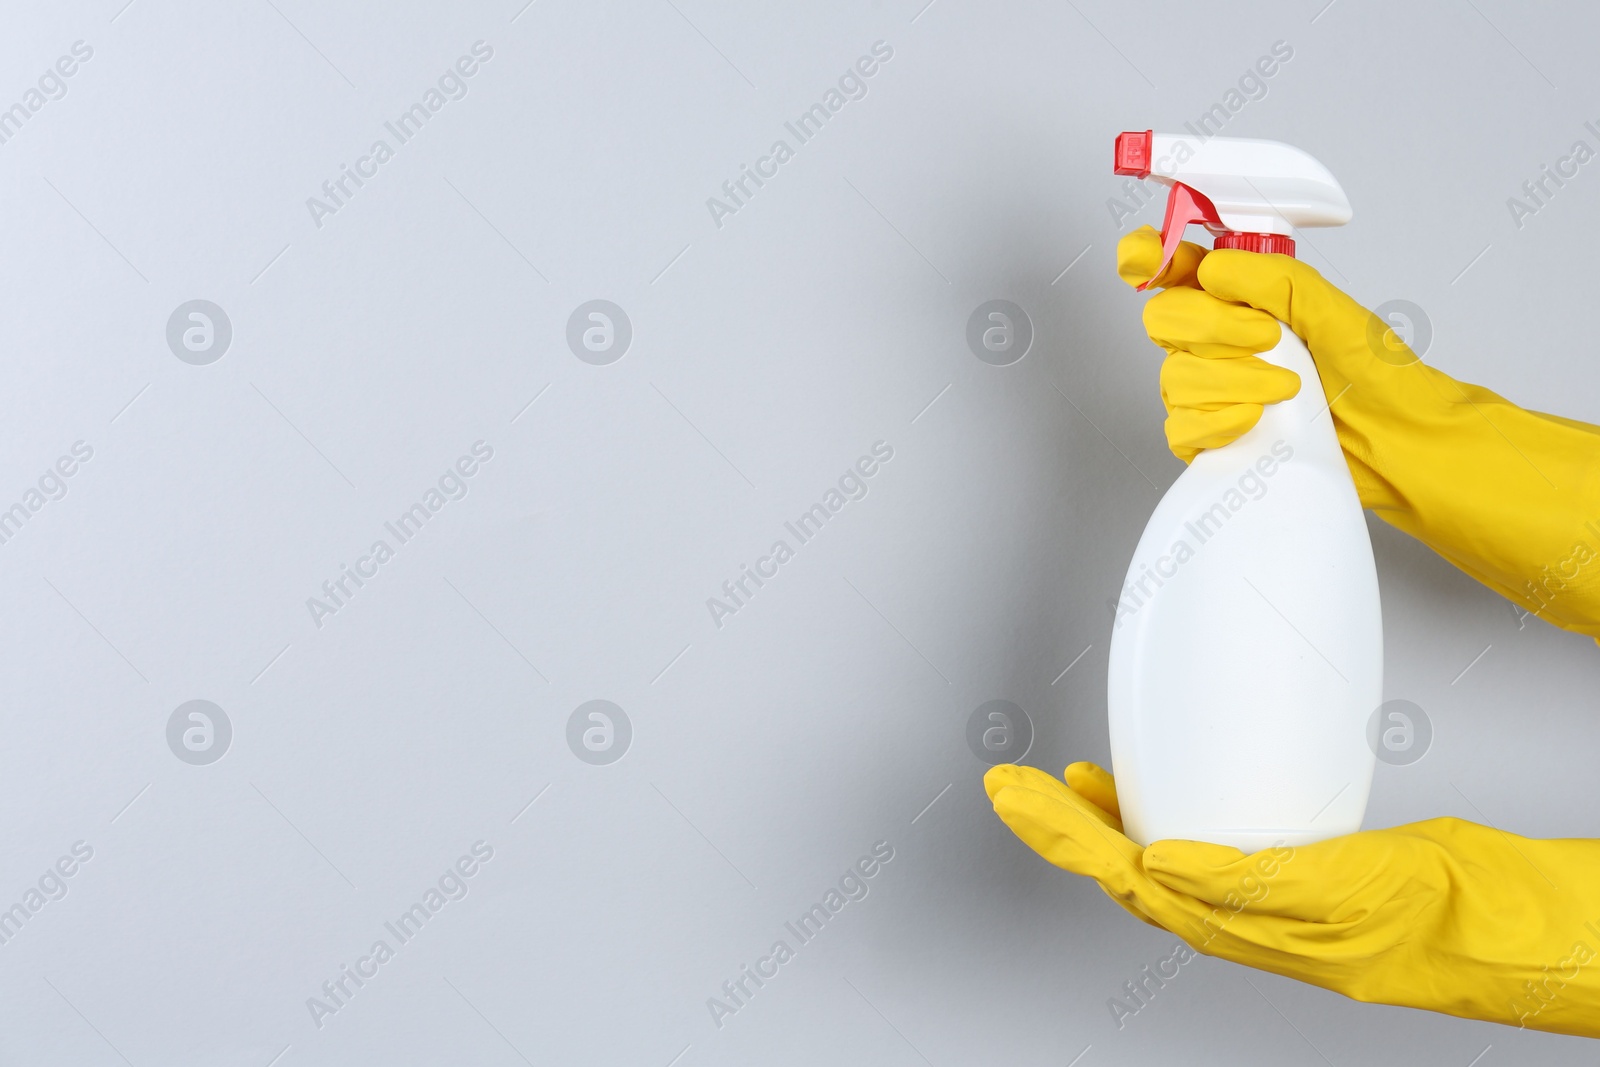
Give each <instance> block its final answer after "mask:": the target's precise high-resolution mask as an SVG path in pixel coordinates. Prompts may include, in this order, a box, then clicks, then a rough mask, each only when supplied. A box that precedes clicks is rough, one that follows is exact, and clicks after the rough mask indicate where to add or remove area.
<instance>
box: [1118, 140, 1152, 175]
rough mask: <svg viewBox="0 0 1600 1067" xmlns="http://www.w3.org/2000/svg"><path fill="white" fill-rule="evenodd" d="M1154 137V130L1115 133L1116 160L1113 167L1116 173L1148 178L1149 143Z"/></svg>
mask: <svg viewBox="0 0 1600 1067" xmlns="http://www.w3.org/2000/svg"><path fill="white" fill-rule="evenodd" d="M1154 138H1155V131H1154V130H1145V131H1144V132H1143V133H1139V132H1137V131H1131V130H1130V131H1129V132H1127V133H1119V134H1117V161H1116V167H1115V168H1114V169H1115V170H1116V172H1117V173H1118V174H1131V175H1132V176H1133V177H1135V178H1148V177H1149V176H1150V145H1151V143H1152V142H1153V140H1154Z"/></svg>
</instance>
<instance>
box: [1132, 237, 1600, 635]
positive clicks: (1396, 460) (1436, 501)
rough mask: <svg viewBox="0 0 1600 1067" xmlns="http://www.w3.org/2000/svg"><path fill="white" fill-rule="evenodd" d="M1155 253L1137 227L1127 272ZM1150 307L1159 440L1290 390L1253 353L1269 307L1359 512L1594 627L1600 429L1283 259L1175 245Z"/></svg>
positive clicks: (1190, 451)
mask: <svg viewBox="0 0 1600 1067" xmlns="http://www.w3.org/2000/svg"><path fill="white" fill-rule="evenodd" d="M1160 262H1161V240H1160V237H1159V235H1158V234H1157V233H1156V232H1155V231H1154V230H1152V229H1150V228H1149V227H1148V226H1147V227H1143V228H1142V229H1139V230H1137V231H1135V232H1133V233H1130V234H1128V235H1127V236H1125V237H1124V238H1123V239H1122V241H1121V243H1120V244H1119V245H1118V247H1117V272H1118V274H1119V275H1120V276H1121V277H1122V279H1123V280H1124V281H1126V282H1128V283H1129V284H1130V285H1137V284H1139V283H1140V282H1143V281H1144V280H1145V279H1146V278H1148V277H1149V276H1150V274H1151V273H1152V272H1153V271H1155V269H1156V268H1157V267H1158V266H1159V265H1160ZM1158 283H1159V284H1161V285H1163V286H1164V287H1165V289H1164V291H1163V292H1161V293H1159V294H1157V295H1156V296H1155V297H1153V298H1151V300H1150V301H1149V303H1147V304H1146V305H1145V311H1144V323H1145V329H1146V331H1147V332H1148V333H1149V335H1150V339H1151V340H1152V341H1154V342H1155V343H1156V344H1158V345H1160V346H1161V347H1162V348H1163V349H1164V350H1165V351H1166V352H1167V359H1166V363H1165V364H1164V365H1163V366H1162V368H1161V395H1162V399H1163V401H1164V402H1165V403H1166V406H1167V411H1168V416H1167V424H1166V430H1167V441H1168V444H1169V445H1170V446H1171V448H1172V451H1173V452H1174V453H1176V454H1177V455H1178V457H1179V458H1181V459H1183V460H1184V461H1185V462H1187V461H1189V460H1191V459H1193V458H1194V456H1195V455H1196V453H1198V452H1199V451H1201V450H1202V449H1206V448H1216V447H1219V446H1221V445H1224V444H1227V443H1228V442H1229V441H1232V440H1233V439H1234V438H1236V437H1238V436H1240V435H1241V434H1243V433H1244V432H1245V431H1247V430H1249V429H1250V428H1251V427H1252V426H1254V425H1255V424H1256V421H1257V420H1258V419H1259V418H1260V417H1261V407H1262V405H1264V404H1271V403H1276V402H1277V401H1279V400H1283V399H1286V398H1287V397H1290V396H1293V395H1295V393H1296V392H1298V391H1299V387H1300V380H1299V377H1298V376H1297V375H1295V374H1294V373H1292V372H1291V371H1286V370H1282V369H1280V368H1277V367H1274V366H1272V365H1271V364H1269V363H1266V362H1265V361H1264V360H1261V359H1258V358H1256V356H1255V355H1254V353H1257V352H1264V351H1266V350H1267V349H1269V348H1271V347H1272V346H1273V345H1275V344H1277V342H1278V338H1279V337H1280V336H1281V327H1280V326H1279V325H1278V322H1276V321H1274V320H1275V319H1276V320H1281V321H1283V322H1286V323H1288V325H1289V327H1290V329H1292V330H1294V332H1295V333H1296V334H1298V335H1299V336H1300V338H1301V339H1302V340H1303V341H1305V343H1306V347H1307V348H1309V349H1310V350H1311V355H1312V358H1313V359H1315V360H1316V363H1317V370H1318V372H1319V373H1320V374H1321V377H1322V386H1323V390H1324V392H1325V395H1326V398H1327V400H1328V401H1329V404H1330V407H1329V412H1330V414H1331V415H1332V418H1333V423H1334V428H1335V430H1336V431H1337V433H1338V436H1339V444H1340V445H1341V446H1342V448H1343V449H1344V454H1345V459H1346V461H1347V462H1348V463H1349V465H1350V472H1351V474H1352V475H1353V476H1354V478H1355V483H1356V490H1357V492H1358V493H1359V494H1360V497H1361V503H1362V506H1363V507H1367V508H1371V509H1372V510H1373V511H1374V512H1375V513H1376V514H1377V515H1378V517H1379V518H1381V519H1383V520H1384V521H1385V522H1387V523H1389V524H1390V525H1391V526H1395V527H1397V528H1399V529H1401V530H1404V531H1405V532H1406V533H1408V534H1410V535H1411V536H1413V537H1415V538H1417V539H1418V540H1420V541H1422V542H1423V543H1424V544H1426V545H1428V546H1429V547H1430V548H1432V549H1433V550H1434V551H1435V552H1438V553H1439V554H1440V555H1441V556H1443V557H1444V558H1445V559H1447V560H1449V561H1450V562H1451V563H1453V564H1455V565H1456V566H1457V567H1459V568H1460V569H1461V570H1463V571H1465V572H1466V573H1468V574H1470V575H1471V576H1472V577H1474V578H1476V579H1477V580H1478V581H1480V582H1482V583H1483V584H1484V585H1487V586H1488V587H1489V588H1491V589H1493V590H1494V591H1495V592H1497V593H1500V594H1501V595H1502V596H1504V597H1506V598H1508V599H1510V600H1512V601H1514V602H1515V603H1517V604H1520V605H1522V606H1523V607H1524V608H1525V609H1527V610H1528V611H1529V612H1531V613H1533V614H1535V615H1537V616H1539V617H1540V618H1543V619H1545V620H1546V621H1548V622H1551V623H1554V624H1555V625H1557V626H1560V627H1562V628H1564V629H1567V630H1573V631H1576V632H1578V633H1583V634H1587V635H1589V636H1590V637H1594V638H1597V639H1600V427H1595V426H1591V425H1588V424H1587V423H1582V422H1578V421H1575V420H1572V419H1564V418H1560V417H1558V416H1554V415H1544V414H1540V413H1539V412H1535V411H1527V410H1524V409H1523V408H1520V407H1518V406H1517V405H1515V404H1513V403H1511V402H1510V401H1509V400H1506V399H1505V398H1503V397H1501V396H1498V395H1496V394H1495V393H1492V392H1490V391H1489V390H1487V389H1483V388H1480V387H1479V386H1476V385H1468V384H1465V383H1462V382H1457V381H1456V380H1455V379H1453V378H1451V377H1450V376H1449V375H1447V374H1444V373H1442V372H1440V371H1438V370H1435V369H1433V368H1432V367H1428V366H1426V365H1424V364H1423V363H1422V362H1421V361H1420V360H1419V359H1418V358H1417V357H1416V355H1415V354H1413V353H1412V352H1411V350H1410V349H1409V348H1407V347H1406V346H1405V345H1404V344H1402V343H1400V341H1399V339H1398V338H1397V337H1396V336H1395V334H1394V332H1393V331H1392V330H1390V329H1389V328H1388V327H1387V325H1386V324H1385V323H1383V322H1382V320H1380V319H1378V318H1377V317H1376V316H1374V315H1373V314H1372V313H1371V312H1369V311H1367V310H1366V309H1365V308H1363V307H1361V305H1359V304H1357V303H1356V302H1355V301H1354V300H1352V299H1351V298H1350V297H1348V296H1346V295H1345V294H1344V293H1342V292H1340V291H1339V290H1338V289H1336V288H1335V287H1334V286H1332V285H1330V284H1329V283H1328V282H1327V281H1326V280H1324V279H1323V277H1322V276H1321V275H1320V274H1318V273H1317V272H1316V270H1314V269H1313V268H1311V267H1309V266H1307V265H1306V264H1304V263H1301V262H1300V261H1298V260H1296V259H1293V258H1291V257H1289V256H1279V255H1263V254H1260V253H1255V252H1242V251H1235V250H1222V251H1214V252H1207V251H1206V250H1205V249H1202V248H1199V247H1198V246H1196V245H1193V244H1189V243H1187V242H1185V243H1184V244H1183V245H1182V246H1180V249H1179V253H1178V255H1177V256H1176V257H1174V259H1173V262H1172V265H1171V266H1170V267H1169V268H1168V269H1167V271H1166V274H1165V276H1164V277H1162V278H1161V279H1158Z"/></svg>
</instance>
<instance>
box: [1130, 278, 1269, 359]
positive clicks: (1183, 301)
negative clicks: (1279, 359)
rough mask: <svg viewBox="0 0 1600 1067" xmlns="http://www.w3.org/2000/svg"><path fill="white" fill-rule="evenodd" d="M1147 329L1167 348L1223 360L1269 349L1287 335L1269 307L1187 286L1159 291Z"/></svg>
mask: <svg viewBox="0 0 1600 1067" xmlns="http://www.w3.org/2000/svg"><path fill="white" fill-rule="evenodd" d="M1144 329H1145V332H1146V333H1148V334H1149V335H1150V339H1151V340H1152V341H1154V342H1155V343H1156V344H1158V345H1161V346H1162V347H1164V348H1181V349H1183V350H1185V351H1187V352H1193V353H1195V354H1196V355H1200V356H1211V357H1217V358H1223V359H1226V358H1229V357H1233V356H1242V355H1246V354H1249V353H1253V352H1265V351H1267V350H1268V349H1271V348H1273V347H1274V346H1276V345H1277V343H1278V341H1279V340H1280V339H1281V338H1282V336H1283V327H1282V326H1280V325H1279V324H1278V320H1277V319H1274V318H1273V317H1272V316H1271V315H1269V314H1267V313H1266V312H1264V311H1258V310H1256V309H1255V308H1252V307H1245V306H1244V305H1242V304H1237V303H1229V302H1228V301H1226V300H1219V299H1217V297H1215V296H1213V295H1211V294H1210V293H1207V292H1203V291H1201V290H1199V289H1183V288H1178V289H1168V290H1167V291H1166V292H1163V293H1158V294H1157V295H1156V296H1154V297H1152V298H1151V299H1150V300H1149V301H1148V302H1147V303H1146V304H1145V306H1144Z"/></svg>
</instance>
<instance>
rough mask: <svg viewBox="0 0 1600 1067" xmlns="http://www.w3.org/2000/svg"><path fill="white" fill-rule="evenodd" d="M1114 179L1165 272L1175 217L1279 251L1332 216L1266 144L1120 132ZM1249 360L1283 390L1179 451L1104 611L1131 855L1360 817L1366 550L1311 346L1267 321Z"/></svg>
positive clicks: (1329, 179) (1367, 680) (1369, 590)
mask: <svg viewBox="0 0 1600 1067" xmlns="http://www.w3.org/2000/svg"><path fill="white" fill-rule="evenodd" d="M1116 172H1117V173H1118V174H1128V175H1135V176H1137V177H1140V178H1145V177H1150V178H1153V179H1155V180H1156V181H1158V182H1160V183H1161V184H1163V185H1166V186H1168V187H1169V188H1170V190H1171V192H1170V194H1169V196H1168V199H1167V212H1166V220H1165V221H1164V223H1163V224H1162V252H1163V261H1162V268H1163V269H1165V267H1166V265H1167V264H1168V263H1170V262H1171V260H1172V256H1173V254H1174V252H1175V251H1176V250H1177V247H1178V243H1179V241H1180V240H1181V239H1182V238H1183V235H1184V230H1185V228H1186V227H1187V226H1188V225H1189V224H1190V223H1200V224H1202V225H1204V226H1205V227H1206V228H1207V229H1208V230H1210V231H1211V233H1212V235H1213V237H1214V238H1215V247H1217V248H1239V249H1244V250H1246V251H1254V252H1276V253H1282V254H1286V255H1293V254H1294V244H1295V243H1294V238H1293V236H1292V233H1293V230H1294V229H1295V228H1296V227H1306V226H1338V225H1342V224H1343V223H1345V222H1348V221H1349V219H1350V204H1349V202H1348V201H1347V200H1346V199H1345V195H1344V190H1342V189H1341V188H1340V187H1339V183H1338V182H1337V181H1336V180H1334V177H1333V175H1332V174H1330V173H1329V172H1328V170H1327V168H1326V167H1324V166H1323V165H1322V164H1321V163H1319V162H1317V161H1316V160H1315V159H1313V158H1312V157H1311V156H1309V155H1307V154H1306V153H1305V152H1302V151H1300V150H1299V149H1297V148H1293V147H1291V146H1289V145H1285V144H1279V143H1277V142H1274V141H1257V140H1246V139H1242V138H1227V137H1212V138H1209V139H1207V140H1205V141H1201V142H1198V143H1197V142H1196V140H1195V139H1194V138H1185V137H1181V136H1176V135H1170V134H1158V133H1154V132H1152V131H1145V132H1142V133H1124V134H1122V135H1121V136H1119V137H1118V138H1117V145H1116ZM1158 274H1159V272H1158ZM1141 288H1143V287H1142V286H1141ZM1261 358H1262V359H1264V360H1266V361H1267V362H1269V363H1272V364H1275V365H1277V366H1279V367H1285V368H1287V369H1289V370H1291V371H1294V372H1295V373H1296V374H1298V375H1299V376H1300V383H1301V384H1300V392H1299V393H1298V394H1297V395H1295V396H1294V397H1291V398H1290V399H1288V400H1285V401H1283V402H1281V403H1278V404H1273V405H1271V406H1269V407H1267V408H1266V410H1265V411H1263V412H1262V415H1261V421H1260V422H1258V423H1257V424H1256V426H1255V427H1254V428H1253V429H1251V430H1250V431H1249V432H1248V433H1246V434H1245V435H1244V436H1242V437H1240V438H1239V439H1237V440H1235V441H1233V442H1232V443H1230V444H1228V445H1225V446H1223V447H1221V448H1213V449H1207V450H1206V451H1203V452H1201V453H1200V454H1199V455H1198V456H1196V457H1195V458H1194V461H1193V462H1192V463H1190V465H1189V469H1188V470H1186V471H1184V473H1183V474H1182V475H1181V476H1180V477H1179V478H1178V480H1177V481H1176V482H1174V483H1173V485H1172V488H1171V489H1169V490H1168V491H1167V494H1166V496H1165V497H1163V498H1162V500H1161V503H1160V504H1158V505H1157V506H1156V510H1155V513H1154V514H1153V515H1152V516H1151V517H1150V522H1149V525H1148V526H1146V527H1145V531H1144V536H1143V537H1141V538H1140V540H1139V546H1138V548H1137V549H1136V550H1135V552H1134V555H1133V562H1132V564H1131V565H1130V566H1129V568H1128V579H1127V582H1126V584H1124V586H1123V587H1122V593H1121V596H1120V599H1119V603H1118V606H1117V614H1116V622H1115V629H1114V631H1113V633H1112V638H1111V662H1110V681H1109V692H1108V709H1109V714H1110V720H1111V759H1112V766H1113V770H1114V772H1115V774H1116V779H1117V795H1118V799H1119V801H1120V803H1121V807H1122V819H1123V825H1124V827H1125V828H1126V831H1127V834H1128V836H1129V837H1131V838H1133V840H1135V841H1137V842H1139V843H1140V844H1149V843H1150V842H1152V841H1156V840H1161V839H1164V838H1183V839H1188V840H1197V841H1211V842H1215V843H1217V844H1223V845H1232V846H1234V847H1235V848H1239V849H1242V850H1244V851H1245V852H1255V851H1258V850H1260V849H1263V848H1268V847H1271V846H1274V845H1279V844H1286V845H1291V846H1292V845H1299V844H1306V843H1309V842H1311V841H1317V840H1321V839H1323V838H1328V837H1335V836H1338V835H1340V834H1346V833H1352V832H1354V831H1356V830H1358V829H1360V827H1361V819H1362V816H1363V814H1364V813H1365V811H1366V806H1367V794H1368V791H1369V789H1370V787H1371V784H1372V772H1373V767H1374V761H1375V757H1374V753H1373V751H1372V750H1371V749H1370V748H1369V747H1368V745H1367V741H1366V726H1367V720H1368V718H1369V717H1370V716H1371V714H1372V713H1373V711H1374V710H1375V709H1376V708H1377V707H1378V704H1379V702H1380V701H1381V699H1382V689H1383V631H1382V626H1383V622H1382V616H1381V613H1380V610H1379V603H1378V578H1377V572H1376V569H1375V567H1374V566H1373V561H1372V545H1371V542H1370V541H1369V540H1368V537H1367V527H1366V521H1365V518H1364V516H1363V515H1362V510H1361V503H1360V501H1359V499H1358V498H1357V496H1356V489H1355V483H1354V482H1353V481H1352V479H1351V477H1350V471H1349V468H1348V467H1346V465H1345V460H1344V456H1343V454H1342V453H1341V451H1340V448H1339V442H1338V439H1337V437H1336V435H1335V433H1334V427H1333V419H1332V416H1331V414H1330V413H1329V411H1328V408H1329V404H1328V401H1327V400H1326V398H1325V397H1324V395H1323V391H1322V389H1321V387H1320V385H1321V382H1320V379H1319V378H1318V376H1317V368H1316V364H1315V363H1313V362H1312V359H1311V354H1310V352H1308V351H1307V350H1306V347H1305V345H1304V344H1303V343H1302V342H1301V340H1300V339H1299V338H1298V337H1296V336H1295V334H1294V333H1293V332H1292V331H1291V330H1290V329H1289V328H1288V327H1287V326H1284V327H1283V336H1282V340H1280V341H1279V343H1278V345H1277V347H1276V348H1274V349H1272V350H1271V351H1270V352H1264V353H1262V354H1261Z"/></svg>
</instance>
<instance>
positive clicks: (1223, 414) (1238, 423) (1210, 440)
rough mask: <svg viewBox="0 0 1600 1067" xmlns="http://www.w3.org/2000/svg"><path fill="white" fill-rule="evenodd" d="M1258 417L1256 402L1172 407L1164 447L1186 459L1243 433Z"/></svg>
mask: <svg viewBox="0 0 1600 1067" xmlns="http://www.w3.org/2000/svg"><path fill="white" fill-rule="evenodd" d="M1260 421H1261V405H1260V404H1229V405H1228V406H1227V407H1225V408H1220V409H1218V410H1216V411H1203V410H1201V409H1199V408H1181V407H1174V408H1172V410H1171V411H1169V412H1168V413H1167V421H1166V432H1167V447H1169V448H1171V449H1172V453H1173V455H1175V456H1177V457H1178V458H1179V459H1181V460H1183V461H1184V462H1185V463H1188V462H1189V461H1190V460H1192V459H1194V457H1195V456H1196V455H1198V454H1199V453H1200V452H1202V451H1204V450H1205V449H1208V448H1221V447H1222V446H1223V445H1225V444H1227V443H1228V442H1230V441H1233V440H1236V439H1238V438H1240V437H1243V436H1244V435H1245V434H1246V433H1248V432H1249V430H1250V428H1251V427H1253V426H1254V425H1255V424H1256V423H1258V422H1260Z"/></svg>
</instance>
